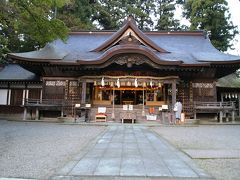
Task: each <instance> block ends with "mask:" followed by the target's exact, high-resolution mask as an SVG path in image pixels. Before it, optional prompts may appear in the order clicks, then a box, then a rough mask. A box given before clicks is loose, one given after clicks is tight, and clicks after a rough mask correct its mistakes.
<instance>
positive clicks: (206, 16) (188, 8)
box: [184, 0, 237, 51]
mask: <svg viewBox="0 0 240 180" xmlns="http://www.w3.org/2000/svg"><path fill="white" fill-rule="evenodd" d="M227 5H228V3H227V2H226V0H204V1H202V0H188V1H186V3H185V4H184V9H185V11H184V16H185V17H186V18H187V19H189V21H190V23H191V26H190V29H191V30H198V29H200V30H206V31H207V32H209V33H210V39H211V42H212V44H213V45H214V46H215V47H216V48H217V49H219V50H221V51H226V50H227V49H228V48H231V47H232V44H231V41H232V39H233V38H234V36H235V35H236V33H237V29H236V26H234V25H233V23H232V22H231V21H230V17H231V15H230V13H229V9H228V6H227Z"/></svg>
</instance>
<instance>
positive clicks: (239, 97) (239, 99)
mask: <svg viewBox="0 0 240 180" xmlns="http://www.w3.org/2000/svg"><path fill="white" fill-rule="evenodd" d="M238 116H240V94H238Z"/></svg>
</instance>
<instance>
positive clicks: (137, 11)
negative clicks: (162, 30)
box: [93, 0, 155, 30]
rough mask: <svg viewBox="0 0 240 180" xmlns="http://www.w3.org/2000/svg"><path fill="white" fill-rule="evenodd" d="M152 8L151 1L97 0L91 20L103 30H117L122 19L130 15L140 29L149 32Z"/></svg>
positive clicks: (151, 21) (151, 25) (152, 2)
mask: <svg viewBox="0 0 240 180" xmlns="http://www.w3.org/2000/svg"><path fill="white" fill-rule="evenodd" d="M154 7H155V5H154V1H152V0H122V1H118V0H99V1H98V3H97V4H96V5H95V13H94V16H93V20H94V21H96V22H97V23H98V24H99V25H100V26H101V27H102V28H103V29H107V30H108V29H118V28H119V27H121V24H122V22H123V21H124V19H125V18H126V17H127V16H129V15H132V16H133V17H134V18H135V20H136V22H137V25H138V27H139V28H140V29H142V30H149V29H151V28H152V27H153V20H152V18H151V14H153V10H154Z"/></svg>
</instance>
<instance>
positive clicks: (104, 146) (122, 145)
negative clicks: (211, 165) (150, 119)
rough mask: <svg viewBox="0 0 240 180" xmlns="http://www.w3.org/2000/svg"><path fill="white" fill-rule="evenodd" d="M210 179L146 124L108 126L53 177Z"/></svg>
mask: <svg viewBox="0 0 240 180" xmlns="http://www.w3.org/2000/svg"><path fill="white" fill-rule="evenodd" d="M103 176H104V177H135V178H136V177H139V178H141V179H142V178H148V179H149V178H150V179H151V177H152V178H156V177H165V178H183V179H185V178H190V179H196V178H202V179H211V177H210V176H209V175H208V174H206V173H205V172H204V171H203V170H202V169H200V168H198V167H197V166H196V165H195V164H194V162H193V161H192V160H191V159H190V158H189V157H188V156H186V155H185V154H184V153H182V152H181V151H179V150H178V149H176V148H175V147H173V146H172V145H170V144H169V143H168V142H167V141H165V140H164V139H163V138H161V137H160V136H158V135H157V134H155V133H154V132H152V131H150V130H149V129H148V128H147V127H144V126H136V125H122V126H110V127H108V130H107V131H106V132H105V133H104V134H103V135H102V136H101V137H99V138H97V139H96V140H95V142H92V144H90V145H89V146H88V147H87V148H86V149H85V151H83V152H81V153H80V154H79V155H78V156H77V157H76V158H75V159H74V160H72V161H70V162H69V163H68V164H66V166H65V167H63V168H62V169H61V170H60V171H59V172H58V173H57V174H56V176H55V177H53V179H74V178H77V177H78V178H81V177H85V178H84V179H86V177H89V178H90V177H91V178H92V177H103Z"/></svg>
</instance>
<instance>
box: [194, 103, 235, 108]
mask: <svg viewBox="0 0 240 180" xmlns="http://www.w3.org/2000/svg"><path fill="white" fill-rule="evenodd" d="M194 108H195V109H209V110H210V109H216V110H218V109H234V108H235V104H234V102H195V103H194Z"/></svg>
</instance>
